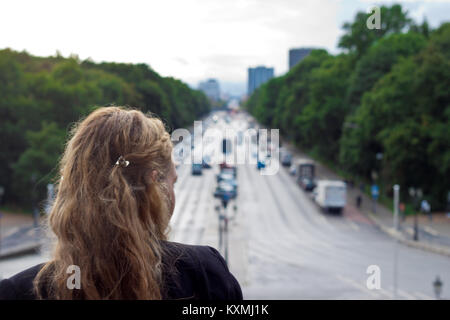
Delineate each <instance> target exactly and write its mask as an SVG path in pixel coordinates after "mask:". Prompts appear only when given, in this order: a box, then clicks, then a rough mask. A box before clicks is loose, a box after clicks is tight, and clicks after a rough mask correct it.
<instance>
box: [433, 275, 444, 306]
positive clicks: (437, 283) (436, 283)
mask: <svg viewBox="0 0 450 320" xmlns="http://www.w3.org/2000/svg"><path fill="white" fill-rule="evenodd" d="M442 286H443V283H442V281H441V279H440V278H439V276H437V277H436V280H434V282H433V288H434V294H435V295H436V299H438V300H439V299H440V298H441V292H442Z"/></svg>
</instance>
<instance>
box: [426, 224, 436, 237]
mask: <svg viewBox="0 0 450 320" xmlns="http://www.w3.org/2000/svg"><path fill="white" fill-rule="evenodd" d="M423 229H424V230H425V231H426V232H428V233H431V234H432V235H433V236H438V235H439V232H437V231H436V230H434V229H433V228H432V227H430V226H425V227H423Z"/></svg>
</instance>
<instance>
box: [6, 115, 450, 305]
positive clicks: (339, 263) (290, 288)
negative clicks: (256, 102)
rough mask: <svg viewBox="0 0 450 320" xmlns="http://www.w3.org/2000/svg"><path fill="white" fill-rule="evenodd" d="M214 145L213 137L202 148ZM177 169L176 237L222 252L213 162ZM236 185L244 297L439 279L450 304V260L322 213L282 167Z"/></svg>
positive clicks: (429, 290)
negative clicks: (375, 273) (374, 280)
mask: <svg viewBox="0 0 450 320" xmlns="http://www.w3.org/2000/svg"><path fill="white" fill-rule="evenodd" d="M204 124H205V125H206V127H208V128H215V129H219V130H225V129H227V128H228V129H232V128H234V129H236V130H242V129H245V128H247V127H248V124H249V123H248V117H247V116H246V115H245V114H237V115H234V116H232V117H230V118H229V119H228V121H225V115H224V113H222V114H219V119H218V120H217V121H212V116H210V117H208V118H206V119H205V121H204ZM215 143H219V141H216V140H214V139H212V140H209V141H207V142H205V145H204V146H203V147H204V149H207V147H208V146H207V145H208V144H215ZM177 148H180V147H179V146H178V147H177ZM250 149H251V148H250ZM252 156H253V154H250V155H249V157H250V159H251V157H252ZM212 158H213V160H215V159H216V158H215V157H214V156H213V157H212ZM276 161H278V160H277V159H272V160H271V165H272V166H274V165H276V163H275V162H276ZM177 171H178V176H179V178H178V182H177V184H176V187H175V193H176V207H175V212H174V214H173V216H172V219H171V224H170V226H171V236H170V239H171V240H173V241H178V242H183V243H190V244H201V245H210V246H214V247H216V248H219V247H218V244H219V232H218V229H219V222H218V221H219V219H218V213H217V211H216V206H218V205H220V201H219V200H217V199H215V198H214V197H213V192H214V189H215V187H216V184H217V182H216V178H215V176H216V174H217V173H218V171H219V169H218V166H217V164H215V165H213V166H212V168H211V169H203V174H202V175H199V176H193V175H192V174H191V165H190V164H180V165H179V166H178V169H177ZM237 181H238V197H237V199H236V200H235V201H233V202H232V203H231V204H230V206H228V209H227V214H228V215H229V216H230V217H231V218H232V219H231V221H230V223H229V239H228V243H229V246H228V248H229V259H228V260H229V261H228V263H229V267H230V270H231V271H232V272H233V274H235V276H236V277H237V279H238V280H239V282H240V283H241V286H242V288H243V293H244V298H245V299H391V298H398V299H433V298H434V292H433V286H432V282H433V281H434V279H435V278H436V276H437V275H439V276H440V278H441V279H442V281H443V283H444V288H443V293H442V295H443V297H450V289H449V288H450V258H448V257H445V256H440V255H437V254H433V253H428V252H425V251H421V250H417V249H414V248H409V247H406V246H403V245H401V244H396V243H395V242H394V240H393V239H392V238H390V237H388V236H387V235H386V234H384V233H382V232H381V231H379V230H378V229H377V228H376V227H375V226H374V225H372V224H371V223H370V221H369V220H368V219H366V218H365V217H364V216H362V215H361V214H360V213H358V211H357V210H356V209H355V208H353V207H351V206H349V207H348V208H345V210H346V213H347V214H344V215H330V214H325V213H323V212H322V211H321V210H320V209H319V208H318V207H317V206H316V204H315V203H314V202H313V201H312V200H311V197H310V196H309V195H308V194H306V193H304V192H303V191H302V190H301V189H300V188H299V187H298V186H297V185H296V183H295V179H294V178H293V177H292V176H290V175H289V173H288V171H287V170H286V169H285V168H283V167H281V166H280V169H279V170H278V172H277V173H276V174H273V175H262V174H260V171H258V170H257V169H256V165H255V164H254V163H251V164H250V163H245V164H239V165H238V166H237ZM234 205H235V206H234ZM219 249H220V250H221V252H222V254H224V250H223V248H219ZM44 259H45V257H43V256H40V255H30V256H26V257H20V258H15V259H12V260H5V261H0V273H1V274H2V275H3V276H4V277H7V276H10V275H12V274H14V273H15V272H17V271H18V270H20V269H22V268H24V267H26V266H27V265H32V264H34V263H37V262H39V261H42V260H44ZM395 261H396V262H395ZM369 266H376V267H375V268H379V280H380V282H379V284H380V288H379V289H372V290H370V289H368V287H367V280H368V278H369V276H371V275H370V274H368V273H367V269H368V267H369ZM395 266H396V267H395ZM395 288H397V289H396V290H395ZM394 294H395V296H394Z"/></svg>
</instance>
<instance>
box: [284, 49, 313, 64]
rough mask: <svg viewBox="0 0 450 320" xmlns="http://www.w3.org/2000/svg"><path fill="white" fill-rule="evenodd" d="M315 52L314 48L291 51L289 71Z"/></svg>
mask: <svg viewBox="0 0 450 320" xmlns="http://www.w3.org/2000/svg"><path fill="white" fill-rule="evenodd" d="M311 50H313V49H312V48H297V49H290V50H289V69H291V68H292V67H293V66H295V65H296V64H297V63H299V62H300V61H302V60H303V59H304V58H305V57H306V56H308V55H309V53H310V52H311Z"/></svg>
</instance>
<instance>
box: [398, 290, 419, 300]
mask: <svg viewBox="0 0 450 320" xmlns="http://www.w3.org/2000/svg"><path fill="white" fill-rule="evenodd" d="M397 292H398V294H399V295H400V296H403V297H405V298H406V299H408V300H417V298H416V297H415V296H413V295H412V294H409V293H408V292H406V291H404V290H401V289H397Z"/></svg>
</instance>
